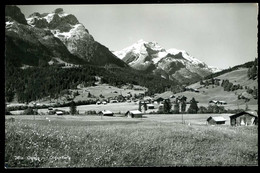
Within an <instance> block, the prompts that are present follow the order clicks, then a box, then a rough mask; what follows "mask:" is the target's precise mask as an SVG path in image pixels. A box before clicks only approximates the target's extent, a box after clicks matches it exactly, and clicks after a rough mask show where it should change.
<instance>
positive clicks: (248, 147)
mask: <svg viewBox="0 0 260 173" xmlns="http://www.w3.org/2000/svg"><path fill="white" fill-rule="evenodd" d="M205 116H206V115H194V116H193V115H187V117H189V119H188V118H187V117H186V120H189V121H190V122H191V125H188V124H187V123H186V124H182V123H181V122H180V121H179V120H180V116H179V115H178V116H176V115H145V117H144V118H142V119H131V118H126V117H105V116H104V117H102V119H101V117H100V116H70V115H66V116H56V115H47V116H40V115H37V116H35V117H34V116H29V115H28V116H23V115H20V116H6V118H10V117H14V118H15V122H10V121H6V123H5V136H6V138H5V167H7V168H14V167H15V168H17V167H20V168H21V167H22V168H24V167H27V168H28V167H30V168H32V167H33V168H35V167H41V168H42V167H43V168H44V167H51V168H53V167H131V166H138V167H139V166H243V165H247V166H248V165H251V166H256V165H258V140H257V136H258V130H257V126H247V127H231V126H229V125H221V126H207V125H205V124H203V123H202V124H201V120H202V119H204V117H205ZM192 122H193V123H192ZM195 122H197V123H195Z"/></svg>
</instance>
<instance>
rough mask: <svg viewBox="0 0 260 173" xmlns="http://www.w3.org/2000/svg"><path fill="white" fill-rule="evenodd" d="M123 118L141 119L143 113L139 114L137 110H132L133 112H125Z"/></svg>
mask: <svg viewBox="0 0 260 173" xmlns="http://www.w3.org/2000/svg"><path fill="white" fill-rule="evenodd" d="M125 116H127V117H131V118H142V116H143V113H142V112H140V111H139V110H133V111H127V112H126V113H125Z"/></svg>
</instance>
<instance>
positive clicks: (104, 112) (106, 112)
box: [99, 110, 114, 116]
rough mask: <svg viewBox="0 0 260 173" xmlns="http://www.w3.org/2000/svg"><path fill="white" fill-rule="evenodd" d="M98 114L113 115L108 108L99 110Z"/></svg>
mask: <svg viewBox="0 0 260 173" xmlns="http://www.w3.org/2000/svg"><path fill="white" fill-rule="evenodd" d="M99 115H103V116H113V115H114V113H113V112H111V111H109V110H103V111H100V112H99Z"/></svg>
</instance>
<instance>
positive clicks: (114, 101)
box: [110, 100, 118, 103]
mask: <svg viewBox="0 0 260 173" xmlns="http://www.w3.org/2000/svg"><path fill="white" fill-rule="evenodd" d="M110 103H118V101H117V100H110Z"/></svg>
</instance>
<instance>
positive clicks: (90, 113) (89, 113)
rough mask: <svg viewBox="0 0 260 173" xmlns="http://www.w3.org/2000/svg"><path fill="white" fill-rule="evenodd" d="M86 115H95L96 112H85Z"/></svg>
mask: <svg viewBox="0 0 260 173" xmlns="http://www.w3.org/2000/svg"><path fill="white" fill-rule="evenodd" d="M85 114H86V115H97V112H96V111H95V110H89V111H85Z"/></svg>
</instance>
